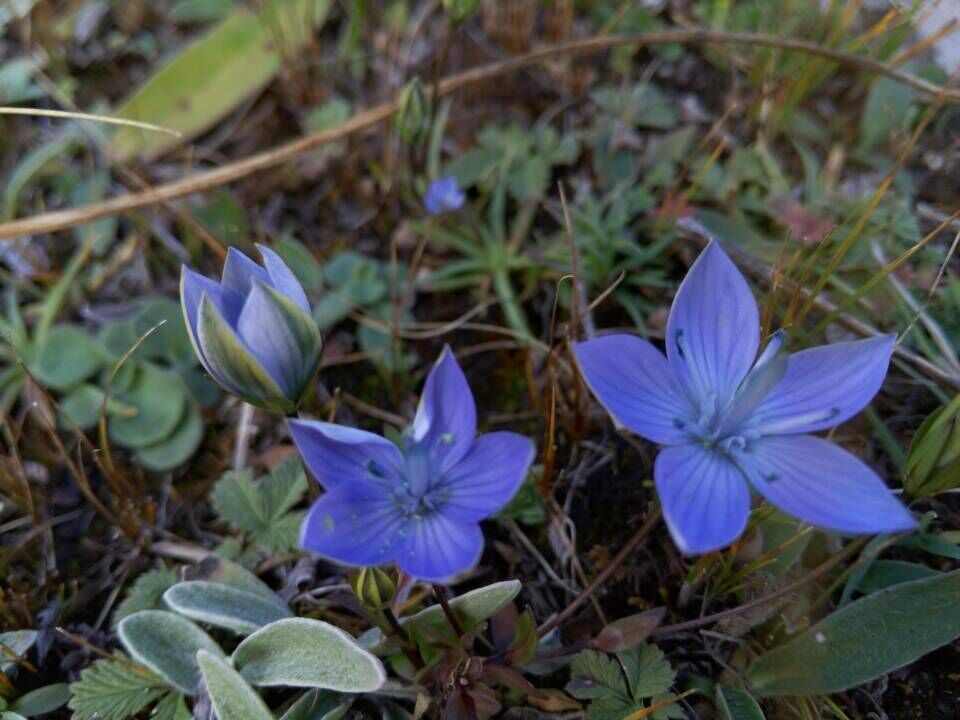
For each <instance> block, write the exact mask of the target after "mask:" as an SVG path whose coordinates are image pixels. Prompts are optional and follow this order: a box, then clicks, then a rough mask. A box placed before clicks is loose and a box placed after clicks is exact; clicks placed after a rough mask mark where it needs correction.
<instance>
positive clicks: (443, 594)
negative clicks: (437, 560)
mask: <svg viewBox="0 0 960 720" xmlns="http://www.w3.org/2000/svg"><path fill="white" fill-rule="evenodd" d="M433 594H434V595H435V596H436V597H437V602H439V603H440V607H441V608H443V614H444V616H445V617H446V618H447V622H448V623H449V624H450V629H451V630H453V632H454V633H455V634H456V636H457V637H458V638H462V637H463V635H464V633H463V625H461V624H460V620H459V619H458V618H457V616H456V615H455V614H454V612H453V608H452V607H450V599H449V598H448V597H447V590H446V588H444V587H443V585H438V584H437V583H433Z"/></svg>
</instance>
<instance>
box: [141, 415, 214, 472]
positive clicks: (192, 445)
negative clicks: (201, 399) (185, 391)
mask: <svg viewBox="0 0 960 720" xmlns="http://www.w3.org/2000/svg"><path fill="white" fill-rule="evenodd" d="M201 440H203V419H202V418H201V417H200V411H199V410H197V407H196V405H194V404H193V403H192V402H189V401H188V402H186V403H185V405H184V410H183V417H182V418H181V420H180V423H179V424H178V425H177V427H176V428H174V430H173V432H172V433H170V435H169V436H167V437H166V438H164V439H163V440H161V441H160V442H158V443H155V444H153V445H148V446H147V447H142V448H140V449H139V450H137V461H138V462H139V463H140V464H141V465H142V466H143V467H145V468H146V469H147V470H153V471H155V472H163V471H165V470H172V469H173V468H175V467H177V466H178V465H182V464H183V463H185V462H186V461H187V460H189V459H190V456H191V455H193V454H194V453H195V452H196V451H197V448H198V447H200V441H201Z"/></svg>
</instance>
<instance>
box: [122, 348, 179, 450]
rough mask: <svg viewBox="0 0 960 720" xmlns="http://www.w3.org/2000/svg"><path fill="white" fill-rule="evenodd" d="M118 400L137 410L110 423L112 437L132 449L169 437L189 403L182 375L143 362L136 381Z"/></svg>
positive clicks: (153, 443)
mask: <svg viewBox="0 0 960 720" xmlns="http://www.w3.org/2000/svg"><path fill="white" fill-rule="evenodd" d="M117 399H118V400H119V401H121V402H122V403H124V404H126V405H131V406H132V407H134V408H135V409H136V411H137V412H136V414H135V415H132V416H130V417H115V418H111V420H110V423H109V425H108V429H109V432H110V438H111V439H112V440H113V441H114V442H115V443H117V444H119V445H123V446H124V447H129V448H145V447H147V446H149V445H155V444H156V443H158V442H160V441H161V440H164V439H166V438H167V437H169V436H170V434H171V433H172V432H173V431H174V429H175V428H176V427H177V423H179V421H180V418H181V417H182V416H183V408H184V404H185V403H186V402H187V399H186V397H185V395H184V390H183V385H182V384H181V382H180V378H179V377H178V376H177V375H176V374H175V373H173V372H169V371H166V370H160V369H159V368H156V367H154V366H152V365H141V366H140V367H139V368H138V371H137V375H136V378H135V379H134V381H133V384H132V385H131V386H130V387H129V388H128V389H126V390H124V391H123V392H119V393H117Z"/></svg>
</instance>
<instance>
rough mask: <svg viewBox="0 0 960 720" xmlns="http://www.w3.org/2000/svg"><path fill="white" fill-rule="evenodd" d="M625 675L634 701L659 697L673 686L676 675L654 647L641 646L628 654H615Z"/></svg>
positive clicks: (660, 652) (659, 651)
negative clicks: (621, 664)
mask: <svg viewBox="0 0 960 720" xmlns="http://www.w3.org/2000/svg"><path fill="white" fill-rule="evenodd" d="M617 657H618V658H619V659H620V662H621V663H623V669H624V671H625V672H626V674H627V683H628V684H629V686H630V693H631V695H632V696H633V699H634V700H641V699H645V698H651V697H653V696H654V695H660V694H663V693H665V692H667V691H668V690H670V686H671V685H673V679H674V678H675V677H676V673H675V672H674V670H673V668H671V667H670V663H668V662H667V661H666V659H665V658H664V656H663V651H662V650H660V648H658V647H657V646H656V645H641V646H639V647H637V648H634V649H633V650H630V651H629V652H623V653H617Z"/></svg>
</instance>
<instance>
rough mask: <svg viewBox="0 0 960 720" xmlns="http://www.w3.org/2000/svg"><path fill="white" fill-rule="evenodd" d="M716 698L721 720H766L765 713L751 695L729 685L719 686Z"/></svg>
mask: <svg viewBox="0 0 960 720" xmlns="http://www.w3.org/2000/svg"><path fill="white" fill-rule="evenodd" d="M716 697H717V709H718V710H719V711H720V715H721V720H764V718H763V711H762V710H761V709H760V706H759V705H758V704H757V701H756V700H754V699H753V698H752V697H751V696H750V693H747V692H744V691H743V690H740V689H739V688H735V687H730V686H729V685H717V695H716Z"/></svg>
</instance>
